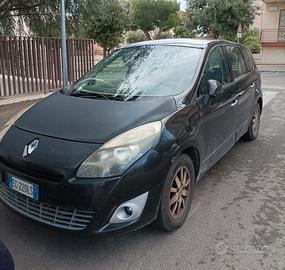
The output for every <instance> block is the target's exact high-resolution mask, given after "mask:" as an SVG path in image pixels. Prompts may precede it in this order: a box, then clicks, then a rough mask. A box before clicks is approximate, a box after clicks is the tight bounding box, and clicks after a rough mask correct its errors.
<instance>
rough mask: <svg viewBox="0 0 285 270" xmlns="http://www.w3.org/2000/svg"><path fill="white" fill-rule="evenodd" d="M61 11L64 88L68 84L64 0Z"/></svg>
mask: <svg viewBox="0 0 285 270" xmlns="http://www.w3.org/2000/svg"><path fill="white" fill-rule="evenodd" d="M60 11H61V59H62V77H63V88H66V87H67V85H68V72H67V53H66V25H65V6H64V0H61V2H60Z"/></svg>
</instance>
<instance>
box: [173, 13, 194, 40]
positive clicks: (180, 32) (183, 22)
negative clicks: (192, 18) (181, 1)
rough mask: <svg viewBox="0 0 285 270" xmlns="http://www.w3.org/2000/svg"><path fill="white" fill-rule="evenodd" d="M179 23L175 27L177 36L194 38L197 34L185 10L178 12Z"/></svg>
mask: <svg viewBox="0 0 285 270" xmlns="http://www.w3.org/2000/svg"><path fill="white" fill-rule="evenodd" d="M178 16H179V23H178V24H177V26H176V27H175V28H174V33H175V37H176V38H192V37H194V35H195V30H194V29H192V28H191V26H189V18H188V16H187V13H186V12H185V11H182V10H180V11H179V12H178Z"/></svg>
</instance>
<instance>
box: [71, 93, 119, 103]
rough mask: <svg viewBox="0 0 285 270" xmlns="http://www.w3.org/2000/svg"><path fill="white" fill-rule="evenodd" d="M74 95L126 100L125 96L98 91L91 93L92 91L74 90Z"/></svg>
mask: <svg viewBox="0 0 285 270" xmlns="http://www.w3.org/2000/svg"><path fill="white" fill-rule="evenodd" d="M72 96H75V97H82V98H93V99H97V98H103V99H106V100H119V101H125V99H124V98H123V97H119V96H113V95H105V94H102V93H98V92H93V93H91V92H74V93H73V94H72Z"/></svg>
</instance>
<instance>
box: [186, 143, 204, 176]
mask: <svg viewBox="0 0 285 270" xmlns="http://www.w3.org/2000/svg"><path fill="white" fill-rule="evenodd" d="M182 153H183V154H186V155H188V156H189V157H190V159H191V160H192V163H193V166H194V169H195V178H196V180H197V177H198V175H199V172H200V153H199V150H198V149H197V148H196V147H194V146H190V147H188V148H186V149H185V150H184V151H183V152H182Z"/></svg>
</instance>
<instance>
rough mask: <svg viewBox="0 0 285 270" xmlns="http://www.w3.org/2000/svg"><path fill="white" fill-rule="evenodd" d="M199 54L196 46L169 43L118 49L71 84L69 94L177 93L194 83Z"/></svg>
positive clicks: (137, 95) (126, 95)
mask: <svg viewBox="0 0 285 270" xmlns="http://www.w3.org/2000/svg"><path fill="white" fill-rule="evenodd" d="M201 54H202V49H199V48H190V47H180V46H170V45H147V46H135V47H128V48H122V49H119V50H117V51H115V52H114V53H112V54H111V55H110V56H108V57H106V58H104V59H103V60H102V61H101V62H100V63H98V64H97V65H96V66H95V67H94V68H93V69H92V70H91V71H89V72H88V73H87V74H86V75H85V76H83V77H82V78H81V79H80V80H79V81H78V82H77V83H75V84H74V85H73V87H72V89H73V95H75V94H76V95H81V94H82V95H87V94H88V95H104V96H106V97H108V98H112V97H116V98H121V99H123V100H137V99H139V98H140V97H158V96H160V97H161V96H173V95H177V94H180V93H182V92H184V91H186V90H188V89H189V88H191V87H192V86H193V85H194V83H195V82H194V76H195V74H196V71H197V68H198V63H199V59H200V57H201Z"/></svg>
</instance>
